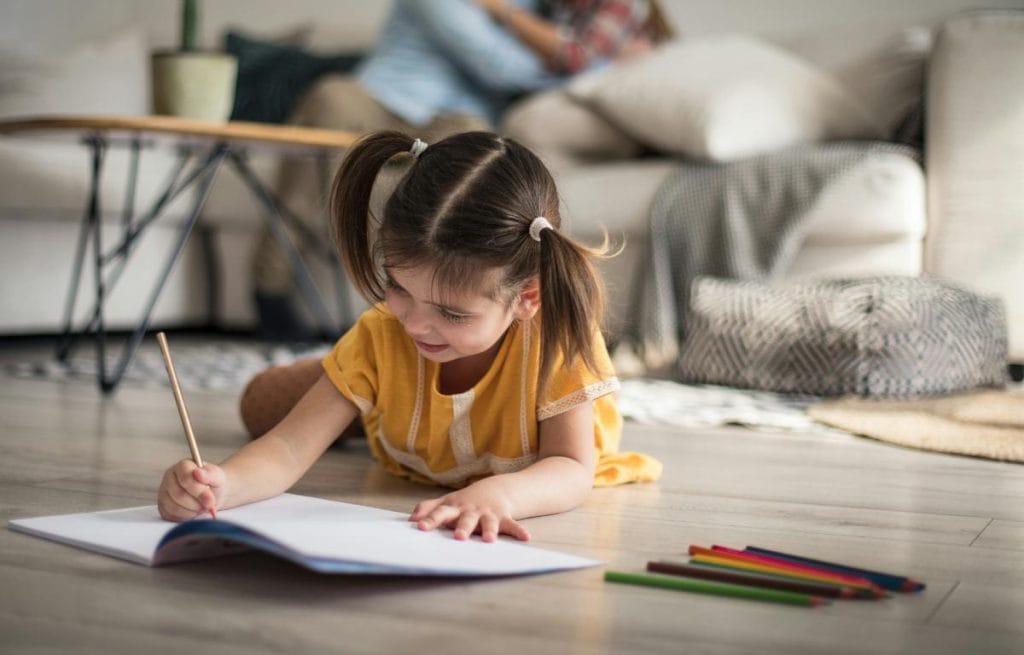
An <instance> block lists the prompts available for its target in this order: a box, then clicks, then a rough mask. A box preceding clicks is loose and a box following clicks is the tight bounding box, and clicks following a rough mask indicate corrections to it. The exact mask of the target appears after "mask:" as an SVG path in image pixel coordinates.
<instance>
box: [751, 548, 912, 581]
mask: <svg viewBox="0 0 1024 655" xmlns="http://www.w3.org/2000/svg"><path fill="white" fill-rule="evenodd" d="M744 551H749V552H751V553H754V554H757V555H762V556H765V557H773V558H776V559H780V560H787V561H792V562H794V563H797V564H805V565H808V566H813V567H815V568H818V569H822V570H827V571H835V572H837V573H846V574H849V575H856V576H860V577H863V578H866V579H868V580H871V581H872V582H874V583H875V584H877V585H878V586H879V587H882V588H883V589H888V590H890V591H902V592H910V591H921V590H922V589H924V588H925V584H924V583H923V582H918V581H917V580H914V579H912V578H908V577H907V576H903V575H895V574H893V573H882V572H880V571H872V570H870V569H862V568H857V567H854V566H847V565H846V564H837V563H835V562H826V561H823V560H818V559H811V558H810V557H803V556H800V555H791V554H789V553H781V552H778V551H774V550H768V549H767V548H758V547H756V546H747V547H746V548H745V549H744Z"/></svg>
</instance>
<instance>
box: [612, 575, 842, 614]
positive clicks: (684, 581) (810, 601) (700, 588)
mask: <svg viewBox="0 0 1024 655" xmlns="http://www.w3.org/2000/svg"><path fill="white" fill-rule="evenodd" d="M604 579H605V580H606V581H608V582H622V583H625V584H633V585H641V586H645V587H660V588H662V589H674V590H676V591H692V592H695V593H699V594H714V595H718V596H732V597H735V598H749V599H751V600H764V601H769V602H775V603H787V604H790V605H803V606H806V607H816V606H818V605H822V604H824V603H826V602H827V601H826V600H825V599H824V598H821V597H819V596H811V595H810V594H798V593H794V592H792V591H780V590H777V589H762V588H760V587H748V586H746V585H737V584H727V583H724V582H713V581H711V580H691V579H689V578H675V577H670V576H667V575H649V574H647V573H626V572H624V571H605V572H604Z"/></svg>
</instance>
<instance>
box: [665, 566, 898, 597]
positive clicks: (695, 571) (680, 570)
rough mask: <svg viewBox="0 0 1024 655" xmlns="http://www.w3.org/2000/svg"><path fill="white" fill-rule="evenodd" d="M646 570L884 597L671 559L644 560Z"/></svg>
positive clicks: (819, 592)
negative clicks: (658, 560)
mask: <svg viewBox="0 0 1024 655" xmlns="http://www.w3.org/2000/svg"><path fill="white" fill-rule="evenodd" d="M647 570H648V571H652V572H654V573H668V574H669V575H681V576H683V577H687V578H704V579H706V580H718V581H719V582H728V583H731V584H741V585H748V586H751V587H764V588H766V589H779V590H781V591H794V592H797V593H802V594H811V595H812V596H823V597H829V598H851V599H852V598H864V599H877V598H882V597H884V595H880V594H878V593H876V592H871V591H865V590H863V589H854V588H852V587H846V586H843V585H835V584H827V583H816V582H801V581H799V580H796V579H794V578H788V579H787V578H782V577H776V576H771V575H760V574H757V573H740V572H738V571H728V570H725V569H719V568H713V567H707V566H693V565H690V564H676V563H673V562H647Z"/></svg>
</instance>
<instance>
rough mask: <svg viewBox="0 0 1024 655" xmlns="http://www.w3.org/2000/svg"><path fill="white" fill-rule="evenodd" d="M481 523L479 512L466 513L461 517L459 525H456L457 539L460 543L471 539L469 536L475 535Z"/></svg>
mask: <svg viewBox="0 0 1024 655" xmlns="http://www.w3.org/2000/svg"><path fill="white" fill-rule="evenodd" d="M479 522H480V514H478V513H477V512H464V513H463V514H462V515H461V516H460V517H459V521H458V523H456V524H455V538H456V539H458V540H459V541H465V540H466V539H469V535H471V534H473V531H474V530H476V526H477V524H478V523H479Z"/></svg>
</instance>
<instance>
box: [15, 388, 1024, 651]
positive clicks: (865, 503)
mask: <svg viewBox="0 0 1024 655" xmlns="http://www.w3.org/2000/svg"><path fill="white" fill-rule="evenodd" d="M0 385H2V386H0V417H2V419H0V421H2V438H0V499H2V501H0V518H3V519H6V520H10V519H11V518H17V517H24V516H35V515H43V514H56V513H70V512H81V511H92V510H99V509H113V508H118V507H130V506H135V505H147V504H152V503H153V501H154V494H155V490H156V487H157V485H158V483H159V477H160V475H161V473H162V472H163V470H164V469H165V468H166V466H168V465H169V464H170V463H172V462H173V461H175V460H176V459H180V458H182V457H185V456H187V454H188V451H187V449H186V447H185V444H184V440H183V438H182V436H181V427H180V423H179V421H178V417H177V413H176V410H175V408H174V403H173V400H172V398H171V397H170V394H169V393H168V392H167V391H165V390H160V389H131V388H124V389H122V390H120V391H119V392H118V393H117V394H115V395H114V396H111V397H107V398H104V397H101V396H100V395H99V394H98V393H97V392H96V390H95V388H94V387H93V386H92V385H90V384H88V383H84V382H80V381H79V382H68V383H54V382H42V381H31V380H12V379H8V378H3V379H0ZM187 395H188V402H189V409H190V413H191V415H192V419H193V422H194V424H195V425H196V430H197V433H198V434H199V436H200V440H201V443H202V447H203V452H204V456H205V457H206V458H207V459H210V460H213V461H218V460H220V459H222V458H223V457H225V456H226V455H227V454H229V453H230V452H231V451H233V450H234V449H235V448H237V447H239V446H240V445H242V444H243V443H245V436H244V435H243V433H242V430H241V426H240V423H239V420H238V417H237V410H236V405H235V400H236V399H235V398H234V397H233V395H231V394H225V393H213V392H207V393H196V392H189V393H188V394H187ZM625 447H626V448H627V449H635V450H642V451H645V452H649V453H651V454H652V455H654V456H656V457H658V458H659V459H661V460H662V461H663V463H664V464H665V477H664V479H663V480H662V481H661V482H660V483H658V484H651V485H631V486H625V487H618V488H613V489H596V490H594V491H593V492H592V493H591V495H590V497H589V498H588V500H587V502H586V503H585V504H584V505H583V506H582V507H580V508H578V509H577V510H574V511H572V512H569V513H566V514H562V515H558V516H548V517H541V518H536V519H531V520H530V521H529V524H528V525H529V528H530V530H531V532H532V533H533V535H534V543H535V544H536V545H538V546H542V547H549V548H555V549H559V550H564V551H566V552H572V553H576V554H580V555H586V556H593V557H597V558H600V559H602V560H604V561H605V562H606V566H605V567H598V568H595V569H590V570H583V571H573V572H568V573H560V574H551V575H542V576H528V577H520V578H505V579H490V580H473V581H466V580H445V579H441V580H422V579H410V578H391V579H383V580H381V579H366V578H360V577H354V576H321V575H316V574H312V573H309V572H307V571H305V570H302V569H299V568H297V567H295V566H292V565H290V564H287V563H284V562H281V561H278V560H275V559H273V558H269V557H266V556H261V555H255V554H247V555H241V556H237V557H231V558H222V559H219V560H215V561H206V562H195V563H190V564H184V565H179V566H173V567H167V568H162V569H148V568H145V567H140V566H137V565H133V564H129V563H125V562H121V561H119V560H115V559H110V558H106V557H102V556H99V555H96V554H93V553H89V552H85V551H81V550H76V549H73V548H69V547H67V546H64V545H61V544H56V543H51V542H47V541H44V540H40V539H34V538H32V537H29V536H26V535H24V534H19V533H15V532H13V531H10V530H3V531H0V588H2V589H4V590H16V593H9V592H6V593H4V594H3V596H2V599H0V635H2V636H0V640H2V641H0V646H2V648H0V650H3V652H5V653H6V652H12V653H17V652H34V653H58V652H69V651H74V652H85V653H91V652H97V653H98V652H103V653H110V652H146V651H152V652H166V651H170V650H174V651H175V652H183V651H186V650H189V649H193V650H199V649H201V650H202V651H203V652H210V653H238V652H246V653H270V652H281V651H289V652H313V651H325V650H339V649H340V650H344V651H346V652H354V653H364V652H365V653H380V652H395V653H401V652H431V651H438V652H446V653H463V652H467V653H468V652H474V653H509V652H520V653H522V652H530V653H567V652H569V653H623V652H630V653H633V652H637V653H639V652H650V653H661V652H664V653H678V652H680V651H681V650H685V651H687V652H707V653H750V652H757V653H789V654H792V653H795V654H802V653H820V652H830V653H864V652H873V653H966V652H970V653H1008V652H1020V651H1021V650H1024V630H1022V628H1021V623H1020V622H1019V620H1018V617H1019V615H1020V613H1021V612H1022V611H1024V548H1022V547H1021V546H1022V544H1024V502H1022V501H1024V467H1020V466H1017V465H1010V464H1004V463H999V462H991V461H986V460H980V459H972V458H960V457H953V456H948V455H939V454H934V453H924V452H919V451H914V450H909V449H904V448H898V447H893V446H889V445H886V444H882V443H879V442H875V441H870V440H867V439H861V438H857V437H853V436H846V435H822V434H799V433H768V432H757V431H753V430H747V429H740V428H723V429H702V430H679V429H666V428H654V427H645V426H638V425H634V424H629V425H627V433H626V436H625ZM294 491H295V492H296V493H304V494H310V495H316V496H322V497H325V498H331V499H336V500H343V501H348V502H356V503H363V504H368V505H373V506H377V507H383V508H387V509H393V510H398V511H409V510H411V508H412V507H413V506H414V505H415V503H416V502H418V501H419V500H421V499H424V498H429V497H432V496H434V495H436V494H437V493H438V490H437V489H436V488H430V487H424V486H420V485H416V484H413V483H410V482H407V481H403V480H398V479H395V478H393V477H391V476H389V475H387V474H384V473H383V472H382V471H381V469H380V468H379V467H377V466H376V465H375V464H374V462H373V460H372V458H371V457H370V455H369V452H368V451H367V448H366V445H365V442H363V441H353V442H349V443H345V444H342V445H340V446H337V447H334V448H331V449H330V450H329V451H328V452H327V454H326V455H325V456H324V457H323V458H322V459H321V460H320V461H319V462H318V463H317V464H316V465H315V466H314V467H313V469H311V470H310V472H309V473H308V474H307V475H306V476H305V477H304V478H303V479H302V480H301V481H300V482H299V483H298V484H297V485H296V487H295V489H294ZM690 543H698V544H704V545H708V544H712V543H721V544H725V545H731V546H737V547H742V546H745V545H748V544H751V545H759V546H763V547H767V548H773V549H779V550H786V551H790V552H798V553H802V554H806V555H809V556H813V557H820V558H824V559H832V560H839V561H846V562H850V563H855V564H859V565H861V566H865V567H869V568H875V569H879V570H888V571H893V572H898V573H906V574H910V575H912V576H913V577H915V578H919V579H921V580H923V581H925V582H926V583H927V584H928V587H927V589H926V590H925V591H923V592H921V593H918V594H911V595H898V596H895V597H892V598H889V599H886V600H884V601H879V602H836V603H833V604H831V605H829V606H827V607H823V608H817V609H813V610H810V609H803V608H793V607H785V606H776V605H770V604H764V603H758V602H752V601H744V600H735V599H726V598H716V597H707V596H698V595H693V594H685V593H678V592H671V591H662V590H653V589H642V588H636V587H630V586H625V585H617V584H611V583H605V582H604V581H603V579H602V573H603V571H604V569H605V568H617V569H625V570H641V569H642V568H643V567H644V565H645V563H646V562H647V561H648V560H650V559H659V558H672V557H676V558H678V557H681V556H682V555H683V553H685V550H686V547H687V545H688V544H690ZM357 634H358V635H362V636H361V637H360V638H359V639H354V638H353V637H352V635H357Z"/></svg>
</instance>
